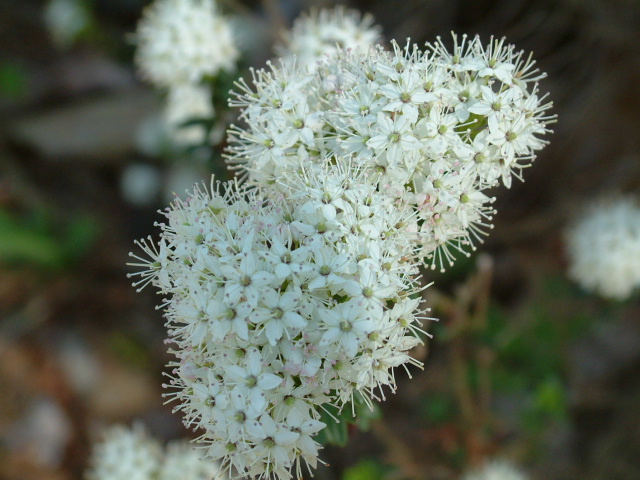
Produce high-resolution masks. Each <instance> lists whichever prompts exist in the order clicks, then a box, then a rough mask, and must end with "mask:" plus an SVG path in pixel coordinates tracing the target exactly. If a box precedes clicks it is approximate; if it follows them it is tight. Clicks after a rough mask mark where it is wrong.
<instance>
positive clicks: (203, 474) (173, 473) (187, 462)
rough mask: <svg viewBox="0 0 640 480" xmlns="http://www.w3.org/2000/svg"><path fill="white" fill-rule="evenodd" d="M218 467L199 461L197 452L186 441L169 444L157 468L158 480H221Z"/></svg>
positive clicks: (205, 461) (211, 463)
mask: <svg viewBox="0 0 640 480" xmlns="http://www.w3.org/2000/svg"><path fill="white" fill-rule="evenodd" d="M223 478H225V477H224V476H221V475H220V470H219V469H218V466H217V465H216V464H215V463H213V462H210V461H207V460H201V459H200V455H199V453H198V451H196V450H194V448H193V446H192V445H191V444H190V443H189V442H186V441H176V442H172V443H170V444H169V445H168V446H167V448H166V449H165V454H164V460H163V461H162V465H160V467H159V473H158V476H157V479H158V480H212V479H216V480H222V479H223Z"/></svg>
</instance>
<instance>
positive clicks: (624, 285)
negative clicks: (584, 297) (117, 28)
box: [565, 196, 640, 300]
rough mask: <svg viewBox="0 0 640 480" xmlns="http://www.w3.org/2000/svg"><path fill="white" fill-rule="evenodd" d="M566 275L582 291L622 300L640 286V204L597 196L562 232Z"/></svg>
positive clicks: (634, 199)
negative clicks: (564, 242) (567, 259)
mask: <svg viewBox="0 0 640 480" xmlns="http://www.w3.org/2000/svg"><path fill="white" fill-rule="evenodd" d="M565 238H566V250H567V255H568V257H569V276H570V277H571V278H572V279H573V280H575V281H576V282H577V283H578V284H580V286H582V287H583V288H584V289H585V290H589V291H592V292H595V293H598V294H599V295H601V296H603V297H605V298H611V299H617V300H624V299H626V298H628V297H629V296H630V295H631V294H632V292H633V291H634V290H635V289H637V288H638V287H639V286H640V205H639V204H638V201H637V199H636V198H634V197H631V196H626V197H619V198H609V199H600V200H598V201H596V202H595V203H593V204H592V205H590V206H589V207H588V208H587V209H586V210H585V211H584V212H583V213H582V216H581V217H579V218H577V219H576V221H575V222H574V223H573V225H571V226H570V227H569V228H568V229H567V232H566V235H565Z"/></svg>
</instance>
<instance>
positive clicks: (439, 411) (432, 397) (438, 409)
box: [420, 392, 457, 424]
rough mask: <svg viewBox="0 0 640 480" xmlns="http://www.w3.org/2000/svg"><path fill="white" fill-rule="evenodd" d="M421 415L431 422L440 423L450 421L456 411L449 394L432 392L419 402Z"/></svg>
mask: <svg viewBox="0 0 640 480" xmlns="http://www.w3.org/2000/svg"><path fill="white" fill-rule="evenodd" d="M420 407H421V413H422V416H423V417H424V418H425V419H427V420H428V421H429V422H431V423H435V424H441V423H447V422H450V421H452V420H453V419H454V418H455V416H456V413H457V409H456V405H455V403H454V400H453V398H451V396H450V395H446V394H444V393H440V392H433V393H431V394H429V396H428V397H427V398H425V399H424V401H423V402H422V404H421V406H420Z"/></svg>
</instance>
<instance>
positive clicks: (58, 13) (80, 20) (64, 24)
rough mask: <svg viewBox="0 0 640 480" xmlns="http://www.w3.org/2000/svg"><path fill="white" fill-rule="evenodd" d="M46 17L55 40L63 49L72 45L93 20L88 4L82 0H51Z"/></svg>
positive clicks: (45, 10)
mask: <svg viewBox="0 0 640 480" xmlns="http://www.w3.org/2000/svg"><path fill="white" fill-rule="evenodd" d="M44 19H45V22H46V24H47V28H48V29H49V33H50V34H51V37H52V39H53V41H54V42H55V44H56V46H58V47H59V48H62V49H65V48H69V47H70V46H72V45H73V43H74V42H75V40H76V39H77V38H78V35H80V34H81V33H82V32H83V30H85V29H86V28H87V27H89V24H90V22H91V16H90V14H89V11H88V9H87V6H86V5H85V4H84V2H82V1H81V0H49V2H47V5H46V7H45V9H44Z"/></svg>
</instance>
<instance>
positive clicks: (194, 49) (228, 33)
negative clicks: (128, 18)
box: [136, 0, 238, 87]
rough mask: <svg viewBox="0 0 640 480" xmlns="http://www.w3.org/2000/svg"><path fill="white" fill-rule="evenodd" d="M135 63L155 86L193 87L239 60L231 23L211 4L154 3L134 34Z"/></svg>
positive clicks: (209, 0)
mask: <svg viewBox="0 0 640 480" xmlns="http://www.w3.org/2000/svg"><path fill="white" fill-rule="evenodd" d="M136 39H137V51H136V61H137V63H138V66H139V68H140V70H141V72H142V75H143V76H144V77H145V78H147V79H148V80H149V81H151V82H152V83H154V84H155V85H156V86H158V87H173V86H176V85H181V84H185V83H188V84H197V83H200V82H201V81H202V80H204V79H205V77H207V76H214V75H216V74H217V73H218V72H219V71H220V70H222V69H224V70H233V68H234V65H235V62H236V60H237V58H238V50H237V48H236V45H235V42H234V39H233V35H232V30H231V26H230V24H229V21H228V20H227V19H226V18H225V17H223V16H222V15H221V14H220V13H219V12H218V10H217V6H216V3H215V0H156V1H155V2H154V3H152V4H151V5H150V6H149V7H147V9H146V10H145V12H144V15H143V17H142V19H141V20H140V23H139V24H138V29H137V32H136Z"/></svg>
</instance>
